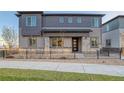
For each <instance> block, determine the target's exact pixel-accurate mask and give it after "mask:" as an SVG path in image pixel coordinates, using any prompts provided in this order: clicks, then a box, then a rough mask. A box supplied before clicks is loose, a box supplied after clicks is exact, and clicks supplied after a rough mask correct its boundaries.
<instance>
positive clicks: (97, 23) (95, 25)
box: [93, 17, 99, 27]
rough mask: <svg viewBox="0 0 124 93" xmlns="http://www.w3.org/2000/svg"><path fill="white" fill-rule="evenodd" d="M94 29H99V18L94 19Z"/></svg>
mask: <svg viewBox="0 0 124 93" xmlns="http://www.w3.org/2000/svg"><path fill="white" fill-rule="evenodd" d="M93 27H99V18H98V17H94V18H93Z"/></svg>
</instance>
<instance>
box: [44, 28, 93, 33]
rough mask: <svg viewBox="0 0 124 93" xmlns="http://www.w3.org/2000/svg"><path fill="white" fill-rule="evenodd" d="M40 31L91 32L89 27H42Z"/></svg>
mask: <svg viewBox="0 0 124 93" xmlns="http://www.w3.org/2000/svg"><path fill="white" fill-rule="evenodd" d="M42 31H44V32H61V31H62V32H65V33H69V32H76V33H78V32H83V33H84V32H91V31H92V30H91V29H84V28H82V27H43V28H42Z"/></svg>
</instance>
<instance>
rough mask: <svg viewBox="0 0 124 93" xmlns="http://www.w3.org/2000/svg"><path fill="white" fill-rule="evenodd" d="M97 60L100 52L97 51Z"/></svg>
mask: <svg viewBox="0 0 124 93" xmlns="http://www.w3.org/2000/svg"><path fill="white" fill-rule="evenodd" d="M97 59H99V50H97Z"/></svg>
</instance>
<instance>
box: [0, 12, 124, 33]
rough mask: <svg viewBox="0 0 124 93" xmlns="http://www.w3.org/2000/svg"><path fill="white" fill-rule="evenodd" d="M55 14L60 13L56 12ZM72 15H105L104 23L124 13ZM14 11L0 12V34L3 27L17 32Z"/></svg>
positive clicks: (16, 19)
mask: <svg viewBox="0 0 124 93" xmlns="http://www.w3.org/2000/svg"><path fill="white" fill-rule="evenodd" d="M53 12H54V13H56V12H55V11H51V12H50V11H46V13H53ZM63 12H64V13H68V12H69V13H73V12H72V11H63ZM57 13H61V12H59V11H57ZM74 13H101V14H106V16H104V17H103V22H106V21H108V20H110V19H111V18H113V17H115V16H117V15H124V11H120V12H117V11H115V12H112V11H108V12H106V11H83V12H81V11H74ZM15 14H16V12H15V11H1V12H0V33H1V29H2V27H3V26H11V27H13V28H14V29H15V30H16V31H18V18H17V17H16V16H15Z"/></svg>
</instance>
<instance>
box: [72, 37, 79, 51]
mask: <svg viewBox="0 0 124 93" xmlns="http://www.w3.org/2000/svg"><path fill="white" fill-rule="evenodd" d="M78 39H79V38H76V37H74V38H72V51H73V52H77V51H78Z"/></svg>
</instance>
